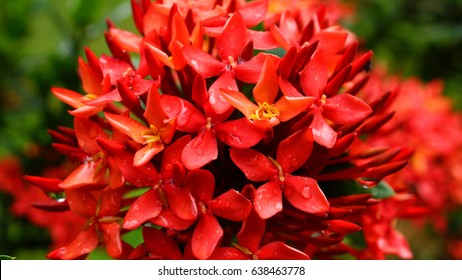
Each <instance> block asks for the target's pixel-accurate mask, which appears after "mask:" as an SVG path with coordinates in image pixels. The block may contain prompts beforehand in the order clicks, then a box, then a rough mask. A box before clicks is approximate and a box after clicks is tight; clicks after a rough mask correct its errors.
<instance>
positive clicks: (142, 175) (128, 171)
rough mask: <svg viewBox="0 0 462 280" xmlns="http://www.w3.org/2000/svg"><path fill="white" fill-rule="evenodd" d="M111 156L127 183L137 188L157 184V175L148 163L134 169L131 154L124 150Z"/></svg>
mask: <svg viewBox="0 0 462 280" xmlns="http://www.w3.org/2000/svg"><path fill="white" fill-rule="evenodd" d="M113 156H114V159H115V161H116V163H117V166H118V167H119V170H120V171H121V172H122V174H123V176H124V177H125V179H126V180H127V181H128V182H129V183H131V184H133V185H135V186H137V187H143V186H153V185H155V184H157V181H158V180H159V174H158V172H157V170H156V169H155V167H154V166H153V165H152V164H151V163H150V162H148V163H146V164H144V165H142V166H138V167H135V166H133V158H134V157H133V154H131V153H129V152H128V151H126V150H121V151H117V152H116V153H115V154H114V155H113Z"/></svg>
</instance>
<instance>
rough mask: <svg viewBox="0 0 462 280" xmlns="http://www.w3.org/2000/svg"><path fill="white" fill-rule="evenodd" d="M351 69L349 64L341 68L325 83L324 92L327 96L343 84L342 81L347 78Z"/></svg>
mask: <svg viewBox="0 0 462 280" xmlns="http://www.w3.org/2000/svg"><path fill="white" fill-rule="evenodd" d="M350 71H351V65H348V66H346V67H345V68H343V69H342V70H341V71H340V72H339V73H338V74H336V75H335V76H334V77H333V78H332V77H331V78H332V79H331V80H330V81H329V82H328V83H327V85H326V89H325V94H326V95H327V96H329V97H330V96H334V95H335V94H337V93H338V92H339V90H340V88H341V87H342V86H343V83H344V82H345V81H346V79H347V78H348V75H349V74H350Z"/></svg>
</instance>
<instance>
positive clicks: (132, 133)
mask: <svg viewBox="0 0 462 280" xmlns="http://www.w3.org/2000/svg"><path fill="white" fill-rule="evenodd" d="M104 115H105V117H106V119H107V120H108V122H109V123H110V124H111V125H112V126H113V127H114V128H116V129H117V130H119V131H120V132H122V133H123V134H125V135H127V136H129V137H130V138H132V139H133V140H135V141H136V142H138V143H140V144H143V143H144V141H145V139H144V138H143V137H141V134H142V133H143V131H145V130H147V129H148V128H147V127H146V126H144V125H142V124H141V123H139V122H138V121H135V120H134V119H132V118H129V117H126V116H123V115H117V114H112V113H107V112H106V113H104Z"/></svg>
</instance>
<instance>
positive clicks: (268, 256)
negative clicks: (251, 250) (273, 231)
mask: <svg viewBox="0 0 462 280" xmlns="http://www.w3.org/2000/svg"><path fill="white" fill-rule="evenodd" d="M255 255H256V256H257V258H258V259H259V260H309V259H310V257H309V256H308V255H306V254H305V253H303V252H301V251H299V250H297V249H295V248H292V247H290V246H289V245H287V244H285V243H283V242H281V241H275V242H271V243H269V244H266V245H265V246H263V247H262V248H261V249H260V250H258V252H256V253H255Z"/></svg>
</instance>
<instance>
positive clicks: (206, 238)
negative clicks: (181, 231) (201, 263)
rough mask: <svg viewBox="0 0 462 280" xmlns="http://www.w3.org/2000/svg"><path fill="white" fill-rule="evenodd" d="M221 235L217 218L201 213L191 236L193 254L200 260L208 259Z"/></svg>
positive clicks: (221, 230)
mask: <svg viewBox="0 0 462 280" xmlns="http://www.w3.org/2000/svg"><path fill="white" fill-rule="evenodd" d="M222 236H223V229H222V228H221V226H220V224H219V223H218V221H217V219H216V218H215V217H214V216H212V215H210V214H204V215H202V216H201V217H200V219H199V222H198V223H197V225H196V228H195V229H194V233H193V236H192V243H191V246H192V251H193V254H194V256H196V258H198V259H200V260H205V259H208V258H209V257H210V255H212V253H213V251H214V250H215V248H216V247H217V245H218V243H219V242H220V239H221V237H222Z"/></svg>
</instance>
